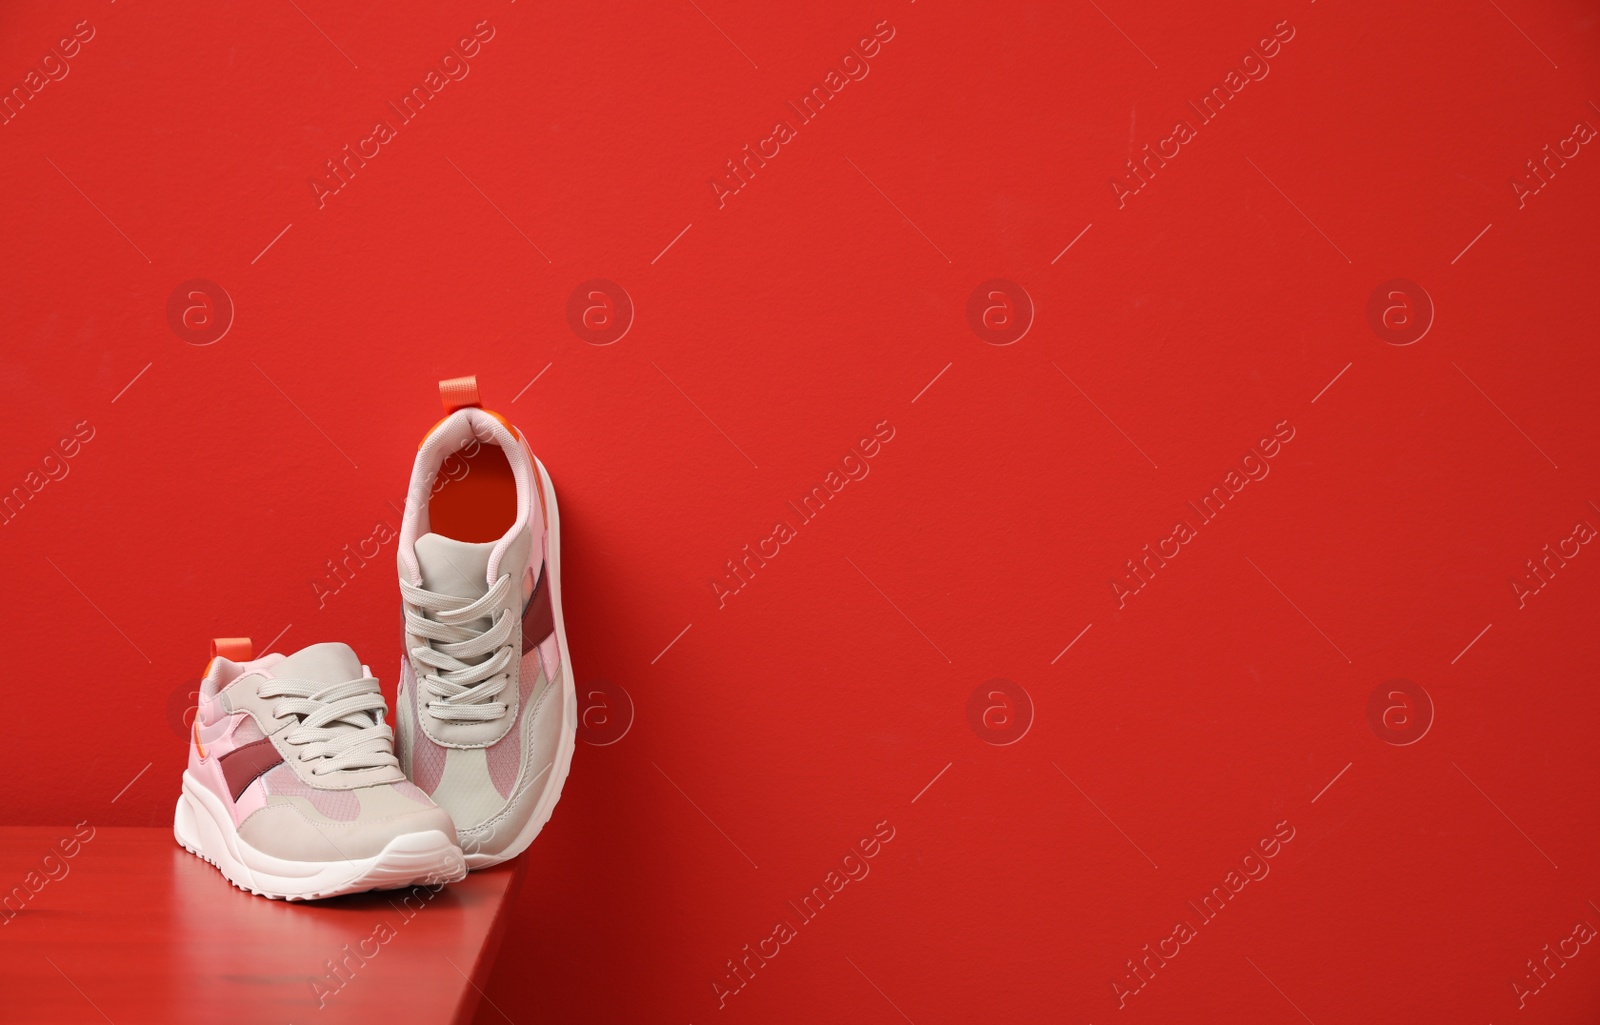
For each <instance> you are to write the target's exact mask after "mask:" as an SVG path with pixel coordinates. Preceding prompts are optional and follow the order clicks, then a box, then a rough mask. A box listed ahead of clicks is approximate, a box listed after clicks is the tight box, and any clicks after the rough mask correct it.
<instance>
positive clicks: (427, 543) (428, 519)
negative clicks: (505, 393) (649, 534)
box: [397, 378, 578, 868]
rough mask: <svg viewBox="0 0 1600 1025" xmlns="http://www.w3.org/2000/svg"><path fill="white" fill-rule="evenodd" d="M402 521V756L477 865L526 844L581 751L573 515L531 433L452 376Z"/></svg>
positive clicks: (472, 383) (443, 386)
mask: <svg viewBox="0 0 1600 1025" xmlns="http://www.w3.org/2000/svg"><path fill="white" fill-rule="evenodd" d="M440 393H441V395H442V396H443V397H444V399H445V408H446V410H448V411H449V414H450V415H449V416H447V417H445V419H444V420H442V421H440V422H439V424H438V425H437V426H435V427H434V428H433V430H431V431H430V432H428V435H427V437H426V438H424V439H423V442H422V446H421V448H420V449H419V450H418V452H417V459H416V464H415V466H414V468H413V469H412V472H411V486H410V489H409V491H408V493H407V497H406V508H405V516H404V520H403V523H402V526H401V529H400V541H399V556H398V560H399V569H400V595H401V599H402V606H403V609H404V613H405V627H404V633H405V655H404V658H403V660H402V663H401V667H400V691H399V700H398V705H399V707H398V709H397V713H398V714H397V719H398V725H399V737H398V743H397V747H398V750H399V753H400V766H401V768H402V769H404V770H405V773H406V775H407V776H408V777H410V779H411V780H412V782H414V783H416V785H417V786H419V787H421V788H422V790H423V791H424V792H426V793H427V794H428V795H430V796H431V797H432V798H433V799H434V800H435V801H437V802H439V806H440V807H441V808H443V809H444V810H445V811H447V812H449V813H450V816H451V817H452V818H453V819H455V824H456V836H457V839H458V841H459V842H460V844H461V849H462V851H463V852H464V853H465V855H466V859H467V867H468V868H486V867H488V866H490V865H495V864H499V863H500V862H502V861H506V860H507V859H510V858H514V857H516V856H517V855H518V854H520V853H522V852H523V851H524V850H526V849H527V847H528V845H529V844H531V843H532V842H533V838H534V837H535V836H537V835H538V833H539V830H540V829H541V828H542V827H543V826H544V824H545V822H546V821H548V820H549V818H550V813H551V811H552V810H554V808H555V805H556V801H557V800H558V799H559V798H560V796H561V786H562V784H563V783H564V782H565V781H566V778H567V770H568V768H569V767H570V766H571V764H572V750H573V746H574V744H575V742H576V736H577V705H578V701H577V692H576V690H575V689H574V687H573V682H572V663H571V662H570V661H569V657H568V654H567V638H566V632H565V629H564V627H563V623H562V618H561V574H560V569H561V562H560V517H559V515H558V513H557V511H556V495H555V490H554V488H552V487H551V484H550V475H549V474H548V473H547V472H546V471H545V468H544V466H543V464H541V463H540V462H539V460H537V459H535V458H534V457H533V453H532V452H531V451H530V450H529V448H528V443H527V441H526V440H525V439H524V438H523V436H522V433H521V432H520V431H518V430H517V429H516V428H514V427H512V426H511V425H510V424H508V423H507V422H506V420H505V419H504V418H503V417H501V416H500V415H499V414H496V413H490V412H487V411H485V410H483V409H481V408H479V406H478V389H477V382H476V380H475V379H474V378H456V379H454V380H451V381H444V382H441V383H440Z"/></svg>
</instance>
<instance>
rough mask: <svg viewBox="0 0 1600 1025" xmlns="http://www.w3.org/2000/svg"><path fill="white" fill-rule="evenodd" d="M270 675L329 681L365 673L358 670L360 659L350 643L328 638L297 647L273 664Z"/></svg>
mask: <svg viewBox="0 0 1600 1025" xmlns="http://www.w3.org/2000/svg"><path fill="white" fill-rule="evenodd" d="M272 675H273V676H278V677H282V678H283V679H286V680H309V681H311V682H312V683H328V684H333V683H346V682H348V681H350V680H359V679H361V678H362V677H364V676H366V675H367V674H366V673H364V672H362V670H361V660H360V659H359V658H357V657H356V653H355V652H354V651H352V650H350V645H348V644H340V643H339V642H338V641H329V642H327V643H325V644H313V645H311V646H310V647H306V648H301V649H300V650H299V651H297V652H295V653H294V654H293V655H290V656H289V657H288V658H286V659H284V660H283V661H282V662H279V663H278V664H277V665H275V666H273V667H272Z"/></svg>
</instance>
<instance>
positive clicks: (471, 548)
mask: <svg viewBox="0 0 1600 1025" xmlns="http://www.w3.org/2000/svg"><path fill="white" fill-rule="evenodd" d="M494 546H495V542H493V541H485V542H483V543H481V544H473V543H471V542H468V541H457V540H456V539H455V538H451V537H445V536H444V535H443V534H424V535H422V536H421V537H419V538H417V568H418V569H419V570H420V571H421V572H422V586H423V587H425V588H427V589H428V590H430V591H434V592H437V593H439V594H448V595H450V596H451V597H453V598H465V599H467V600H468V601H474V600H476V599H478V598H481V597H483V596H484V594H485V593H487V592H488V590H489V553H490V552H492V551H494Z"/></svg>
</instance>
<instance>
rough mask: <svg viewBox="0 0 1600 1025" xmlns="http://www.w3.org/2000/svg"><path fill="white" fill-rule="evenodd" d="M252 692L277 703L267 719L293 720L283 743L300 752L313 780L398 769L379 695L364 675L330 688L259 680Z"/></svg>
mask: <svg viewBox="0 0 1600 1025" xmlns="http://www.w3.org/2000/svg"><path fill="white" fill-rule="evenodd" d="M256 693H258V694H259V695H260V696H261V697H263V698H282V699H283V700H281V701H279V702H278V703H277V704H276V705H274V706H273V707H272V714H273V715H275V716H279V717H282V716H286V715H293V716H296V717H297V718H299V720H300V721H299V722H298V723H296V724H295V726H294V728H293V729H291V730H290V731H289V732H288V733H287V734H285V735H284V739H285V740H286V741H287V742H288V743H289V744H290V745H292V746H293V747H297V748H299V749H300V760H301V761H302V762H312V763H313V764H312V766H311V774H312V775H313V776H325V775H327V774H328V773H330V772H339V771H341V770H344V769H381V768H384V767H387V766H393V765H399V764H400V760H399V759H398V758H396V757H395V755H394V730H393V729H392V728H391V727H390V726H389V725H388V724H387V723H385V722H384V721H383V712H384V708H385V705H384V701H383V692H382V691H380V690H379V689H378V681H377V680H375V679H373V678H372V677H370V676H366V677H362V678H361V679H359V680H349V681H346V682H344V683H333V684H329V683H318V682H313V681H311V680H289V679H279V680H263V681H261V683H260V685H259V686H258V687H257V688H256Z"/></svg>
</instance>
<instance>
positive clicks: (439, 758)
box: [404, 686, 449, 794]
mask: <svg viewBox="0 0 1600 1025" xmlns="http://www.w3.org/2000/svg"><path fill="white" fill-rule="evenodd" d="M408 698H409V700H408V701H407V702H406V703H407V705H409V706H410V707H408V708H406V709H405V712H404V714H406V715H409V716H410V717H411V750H410V757H411V780H412V782H414V783H415V784H416V785H417V786H419V787H421V788H422V789H423V790H424V791H425V792H427V793H430V794H432V793H435V792H437V791H438V789H439V780H440V778H441V777H443V776H444V760H445V757H446V756H447V755H448V754H449V751H447V750H446V749H445V748H442V747H440V746H439V745H438V744H435V743H434V742H433V741H432V740H429V739H428V735H427V734H426V733H423V732H422V720H421V719H420V718H419V715H418V712H417V702H418V701H420V700H421V696H420V695H419V694H418V693H417V688H416V687H415V686H413V687H411V688H410V693H409V694H408Z"/></svg>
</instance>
